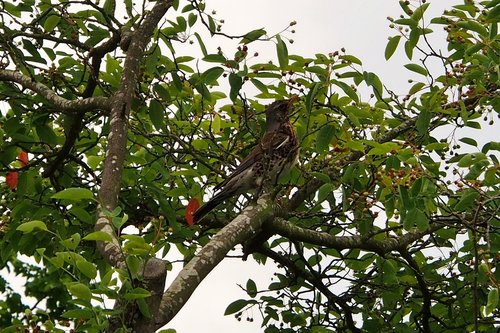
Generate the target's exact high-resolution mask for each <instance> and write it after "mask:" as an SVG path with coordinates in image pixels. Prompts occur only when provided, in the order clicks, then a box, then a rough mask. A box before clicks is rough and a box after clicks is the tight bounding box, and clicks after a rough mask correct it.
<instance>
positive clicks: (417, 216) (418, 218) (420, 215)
mask: <svg viewBox="0 0 500 333" xmlns="http://www.w3.org/2000/svg"><path fill="white" fill-rule="evenodd" d="M405 220H406V221H405V222H404V223H403V226H404V228H405V229H406V230H408V229H411V228H412V227H413V225H415V226H416V227H417V229H418V230H419V231H425V230H427V229H428V228H429V219H428V218H427V216H426V215H425V213H424V212H423V211H421V210H420V209H418V208H416V207H414V208H412V209H410V210H409V211H408V213H406V216H405Z"/></svg>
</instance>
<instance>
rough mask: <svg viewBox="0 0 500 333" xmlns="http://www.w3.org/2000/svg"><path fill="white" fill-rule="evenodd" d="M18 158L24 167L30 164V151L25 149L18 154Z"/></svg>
mask: <svg viewBox="0 0 500 333" xmlns="http://www.w3.org/2000/svg"><path fill="white" fill-rule="evenodd" d="M17 160H18V161H19V162H21V165H22V166H23V167H25V166H26V165H28V153H27V152H25V151H22V152H20V153H19V155H18V156H17Z"/></svg>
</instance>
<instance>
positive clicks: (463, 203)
mask: <svg viewBox="0 0 500 333" xmlns="http://www.w3.org/2000/svg"><path fill="white" fill-rule="evenodd" d="M478 196H479V193H478V192H477V191H476V190H473V189H468V190H465V191H464V193H463V194H462V197H461V198H460V200H459V201H458V202H457V204H456V205H455V207H453V208H454V209H455V210H456V211H459V212H461V211H464V210H466V209H467V208H470V207H471V206H472V204H473V203H474V200H476V198H477V197H478Z"/></svg>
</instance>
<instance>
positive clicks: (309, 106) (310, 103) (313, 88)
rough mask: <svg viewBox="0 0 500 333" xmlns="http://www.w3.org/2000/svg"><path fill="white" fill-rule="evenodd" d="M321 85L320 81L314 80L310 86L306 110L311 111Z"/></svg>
mask: <svg viewBox="0 0 500 333" xmlns="http://www.w3.org/2000/svg"><path fill="white" fill-rule="evenodd" d="M320 87H321V85H320V84H319V83H318V82H313V84H312V85H311V87H310V88H309V92H308V93H307V96H306V110H307V112H308V113H311V110H312V106H313V103H314V99H315V98H316V95H317V94H318V91H319V89H320Z"/></svg>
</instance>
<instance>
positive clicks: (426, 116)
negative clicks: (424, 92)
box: [415, 108, 431, 135]
mask: <svg viewBox="0 0 500 333" xmlns="http://www.w3.org/2000/svg"><path fill="white" fill-rule="evenodd" d="M430 123H431V113H430V112H429V111H428V110H427V109H426V108H424V109H423V110H422V111H420V114H419V115H418V118H417V122H416V123H415V127H416V128H417V132H418V134H419V135H424V134H426V133H427V132H428V130H429V125H430Z"/></svg>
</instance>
